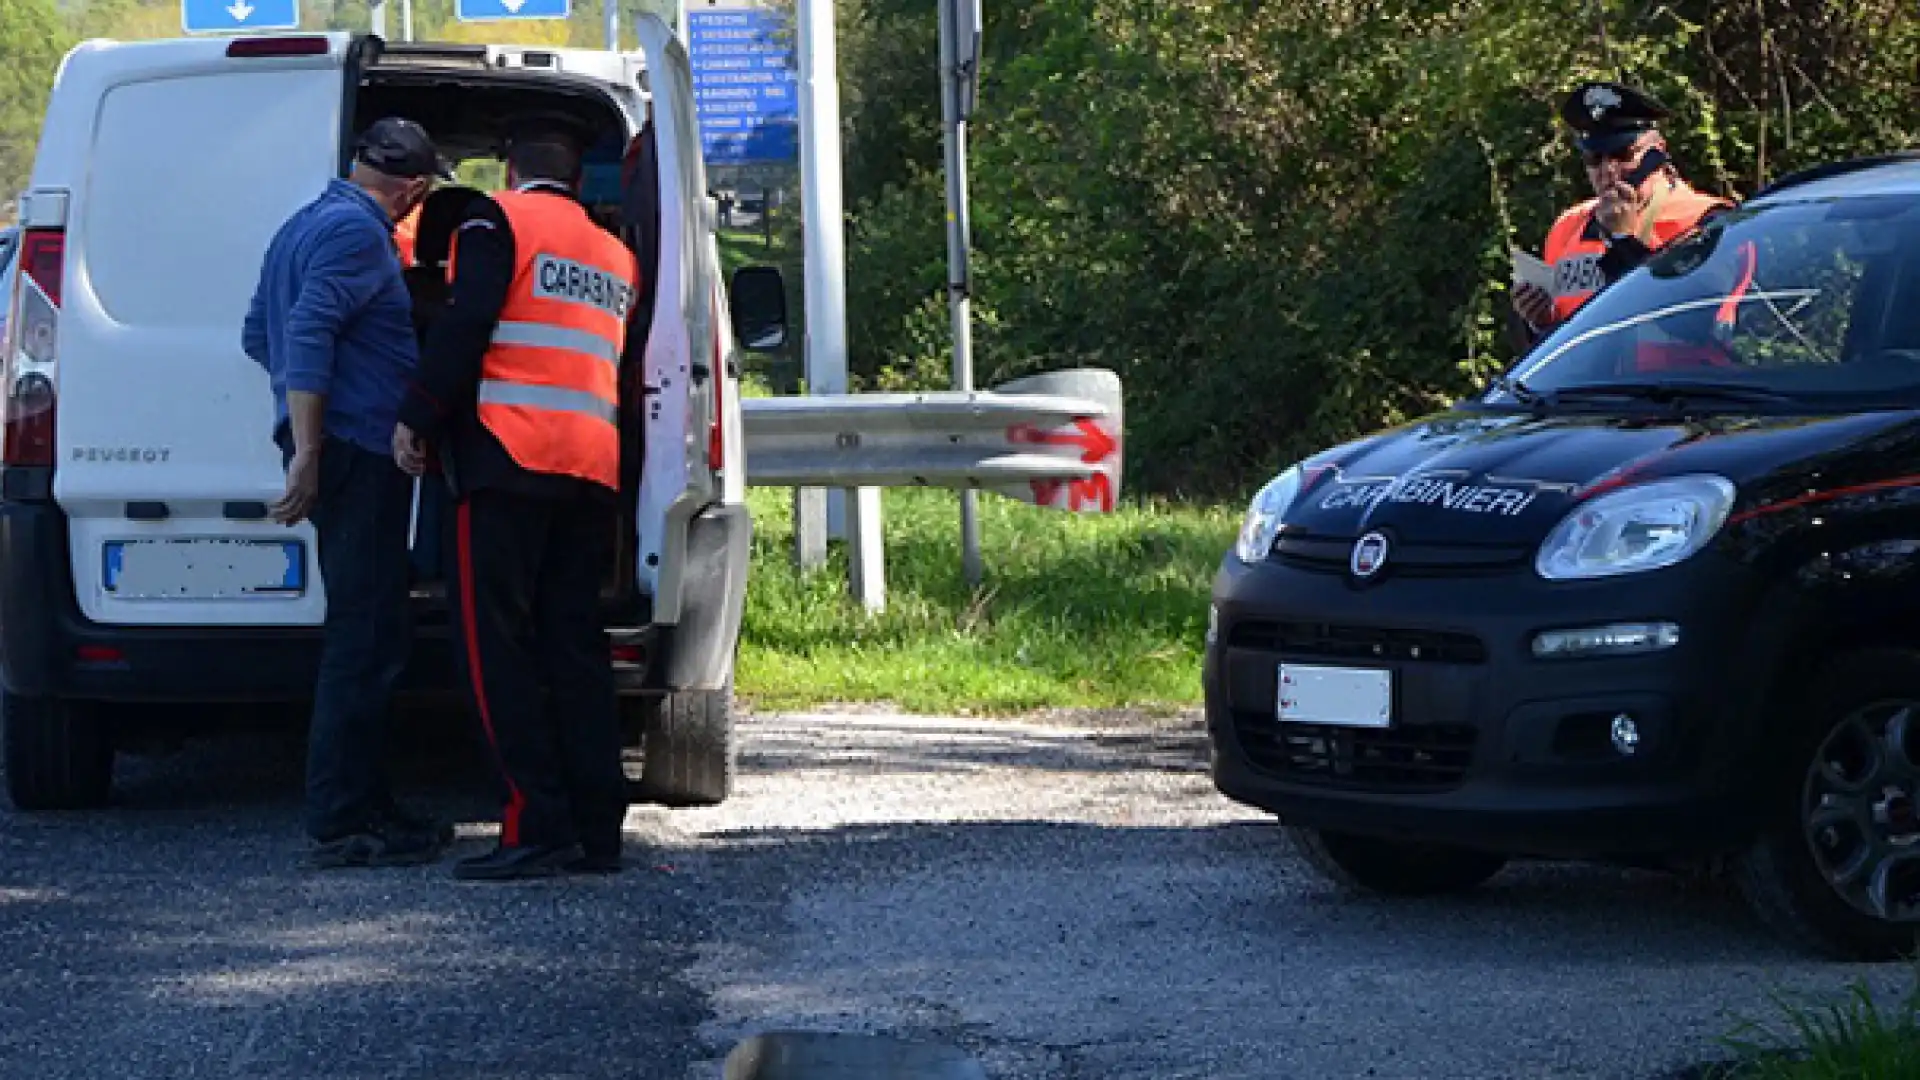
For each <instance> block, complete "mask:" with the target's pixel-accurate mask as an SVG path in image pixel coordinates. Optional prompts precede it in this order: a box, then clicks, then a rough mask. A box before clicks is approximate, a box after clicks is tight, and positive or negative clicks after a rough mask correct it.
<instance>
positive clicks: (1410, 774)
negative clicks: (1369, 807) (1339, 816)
mask: <svg viewBox="0 0 1920 1080" xmlns="http://www.w3.org/2000/svg"><path fill="white" fill-rule="evenodd" d="M1233 728H1234V735H1235V737H1236V738H1237V739H1238V741H1239V743H1240V747H1241V750H1242V751H1243V752H1244V753H1245V754H1246V756H1247V760H1248V761H1249V762H1251V763H1252V764H1253V766H1254V767H1255V768H1258V769H1261V770H1263V771H1265V772H1268V773H1272V774H1274V775H1276V776H1280V777H1282V778H1284V779H1286V780H1289V781H1291V782H1294V783H1301V784H1318V785H1324V786H1328V787H1349V788H1358V789H1365V790H1368V791H1393V792H1437V791H1449V790H1452V789H1453V788H1456V787H1459V786H1460V783H1461V781H1463V780H1464V779H1465V778H1466V775H1467V769H1468V768H1469V767H1470V766H1471V765H1472V763H1473V744H1474V737H1475V735H1476V732H1475V731H1474V729H1473V728H1470V727H1466V726H1464V725H1457V724H1422V725H1410V726H1404V727H1397V728H1391V729H1387V730H1373V729H1370V728H1345V727H1329V726H1326V725H1322V724H1283V723H1281V722H1279V721H1278V720H1276V719H1273V718H1271V717H1267V716H1263V715H1260V714H1258V713H1245V712H1241V713H1235V714H1234V718H1233Z"/></svg>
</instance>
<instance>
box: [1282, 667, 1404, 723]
mask: <svg viewBox="0 0 1920 1080" xmlns="http://www.w3.org/2000/svg"><path fill="white" fill-rule="evenodd" d="M1278 702H1279V703H1278V708H1277V710H1276V711H1277V713H1278V716H1279V719H1280V722H1281V723H1288V724H1329V725H1332V726H1335V727H1365V728H1383V727H1388V726H1390V725H1391V724H1392V723H1393V672H1391V671H1383V670H1380V669H1378V668H1345V667H1322V666H1319V665H1316V664H1281V665H1280V693H1279V699H1278Z"/></svg>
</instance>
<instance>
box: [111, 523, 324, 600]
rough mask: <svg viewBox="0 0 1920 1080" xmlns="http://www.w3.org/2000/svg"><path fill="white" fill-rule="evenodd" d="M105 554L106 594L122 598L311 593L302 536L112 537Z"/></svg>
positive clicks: (248, 596) (278, 595) (196, 598)
mask: <svg viewBox="0 0 1920 1080" xmlns="http://www.w3.org/2000/svg"><path fill="white" fill-rule="evenodd" d="M103 554H104V557H105V567H104V571H105V573H104V575H103V580H104V581H105V583H106V588H107V592H108V594H110V595H112V596H116V597H119V598H121V599H124V600H227V599H248V598H252V597H288V596H299V595H300V594H302V593H304V592H306V591H307V552H306V545H304V544H302V543H301V542H300V541H298V540H240V539H234V538H211V537H209V538H194V539H153V540H114V541H110V542H108V543H107V545H106V547H105V549H104V552H103Z"/></svg>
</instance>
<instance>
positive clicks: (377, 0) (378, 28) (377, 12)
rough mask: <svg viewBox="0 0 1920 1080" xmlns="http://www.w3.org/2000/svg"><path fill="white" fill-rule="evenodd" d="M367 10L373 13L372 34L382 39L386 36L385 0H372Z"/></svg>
mask: <svg viewBox="0 0 1920 1080" xmlns="http://www.w3.org/2000/svg"><path fill="white" fill-rule="evenodd" d="M369 10H371V11H372V13H373V36H374V37H377V38H380V39H381V40H383V41H384V40H385V39H386V36H387V0H373V5H372V7H371V8H370V9H369Z"/></svg>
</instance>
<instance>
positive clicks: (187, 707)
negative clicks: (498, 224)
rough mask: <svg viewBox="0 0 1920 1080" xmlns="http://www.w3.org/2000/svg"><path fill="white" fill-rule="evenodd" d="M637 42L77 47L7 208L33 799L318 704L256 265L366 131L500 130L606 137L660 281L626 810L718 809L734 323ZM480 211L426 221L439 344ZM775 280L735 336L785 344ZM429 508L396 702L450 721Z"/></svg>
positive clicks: (311, 589)
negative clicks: (252, 356)
mask: <svg viewBox="0 0 1920 1080" xmlns="http://www.w3.org/2000/svg"><path fill="white" fill-rule="evenodd" d="M637 31H638V34H639V38H640V42H641V46H642V49H641V51H640V52H639V53H633V54H618V53H612V52H603V51H595V50H572V49H546V48H533V47H519V46H497V47H496V46H461V45H400V44H385V43H383V42H382V41H381V40H380V39H378V38H374V37H368V36H363V35H355V34H348V33H328V34H284V35H273V36H263V37H233V38H207V39H197V40H170V41H148V42H134V43H117V42H107V41H89V42H86V43H83V44H81V45H79V46H78V47H76V48H75V49H74V50H73V51H72V52H71V53H70V54H68V56H67V57H66V58H65V60H64V62H63V63H62V64H61V66H60V69H59V72H58V76H57V80H56V82H55V84H54V87H53V90H52V94H51V98H50V100H49V103H48V106H47V112H46V118H45V125H44V129H43V132H42V135H41V141H40V145H39V148H38V153H37V156H36V158H35V160H34V164H33V171H32V178H31V181H30V185H29V187H28V189H27V191H26V192H25V195H24V197H23V201H22V211H21V224H22V225H23V230H22V234H21V238H20V244H19V256H18V262H19V273H18V275H17V281H16V284H15V287H14V288H13V290H12V293H11V296H10V297H9V298H8V303H9V304H10V310H11V318H10V320H9V329H8V331H7V335H6V338H5V341H4V356H3V359H4V371H0V387H3V388H4V392H5V395H6V396H5V416H4V423H5V432H4V435H5V437H4V448H3V450H0V687H3V692H0V708H3V709H4V719H3V723H4V728H3V729H0V731H3V732H4V759H5V768H6V781H7V789H8V793H9V795H10V796H11V799H12V802H13V804H14V805H15V806H16V807H17V808H20V809H23V810H41V809H53V808H72V807H87V806H96V805H99V804H101V803H103V802H104V801H106V800H107V799H108V798H109V796H110V793H111V789H112V780H113V774H114V761H115V754H116V750H117V749H118V748H120V747H122V746H125V745H128V744H130V743H132V742H136V741H140V740H141V739H142V737H143V735H145V734H146V732H145V726H146V725H147V724H149V723H150V722H152V720H151V718H153V717H155V716H157V715H159V714H160V713H162V712H167V713H171V714H174V715H179V714H181V713H182V712H185V713H188V714H200V713H207V714H211V713H213V712H216V711H219V712H225V711H228V710H229V709H231V708H233V707H245V708H248V709H251V708H252V707H254V706H261V705H266V706H272V705H276V704H278V705H287V706H295V707H297V706H298V705H299V704H300V703H302V702H304V701H306V700H307V699H309V697H310V695H311V693H312V686H313V681H314V674H315V670H316V664H317V659H318V655H319V644H320V624H321V618H322V615H323V614H324V612H325V610H326V600H327V598H326V583H325V582H324V581H322V580H321V579H320V575H319V569H318V564H317V560H316V558H315V553H314V549H313V536H312V532H311V529H310V526H308V525H306V524H304V523H303V524H301V525H299V526H296V527H293V528H286V527H283V526H281V525H279V524H276V523H275V522H274V521H272V520H271V519H270V518H269V517H268V514H267V505H268V504H269V503H270V502H272V501H273V500H274V499H275V498H276V496H277V495H278V494H279V493H280V492H281V491H282V490H283V488H284V485H285V479H284V474H283V471H282V466H281V460H280V456H279V451H278V449H277V448H276V447H275V445H274V443H273V441H272V439H271V433H270V429H271V424H272V419H273V410H272V405H271V392H270V390H269V388H268V384H267V377H266V375H265V373H264V372H263V371H262V370H261V369H260V368H259V367H258V366H256V365H255V364H254V363H253V362H252V361H250V360H249V359H248V358H247V357H246V356H245V355H244V354H243V353H242V352H241V347H240V326H241V321H242V319H243V317H244V315H245V313H246V310H247V305H248V301H249V299H250V298H251V295H252V291H253V286H254V281H255V278H256V276H257V274H258V271H259V266H260V261H261V257H262V254H263V253H264V251H265V250H266V246H267V243H268V241H269V239H270V238H271V237H272V235H273V233H274V231H275V230H276V229H277V228H278V227H279V225H280V224H281V222H282V221H284V220H285V219H286V217H287V216H288V215H289V214H290V213H292V212H293V211H294V210H295V209H296V208H298V207H299V206H301V205H302V204H304V203H305V202H307V201H308V200H309V199H311V198H313V197H314V196H315V195H316V194H318V193H319V192H320V190H321V189H322V187H323V186H324V185H325V184H326V183H327V181H328V180H329V179H331V178H333V177H337V176H343V175H345V170H346V168H347V167H348V164H349V158H350V148H351V146H352V144H353V140H354V137H355V135H356V133H357V132H358V131H359V130H360V129H362V128H363V127H364V126H365V125H367V124H368V123H371V122H372V121H373V120H375V119H378V118H380V117H383V116H393V115H398V116H406V117H410V118H412V119H414V120H417V121H419V122H420V123H421V124H423V125H424V126H425V127H426V129H427V131H428V132H429V133H431V134H432V136H433V137H434V139H435V140H436V142H437V143H438V144H439V146H440V148H441V150H442V153H443V154H444V155H445V156H446V157H447V158H449V159H450V160H451V161H453V162H456V163H460V162H468V161H483V162H484V161H488V160H497V159H498V158H499V157H500V154H501V149H502V144H503V133H504V131H505V130H506V127H507V125H509V124H511V123H513V122H514V120H515V118H516V117H519V116H522V115H525V114H530V113H552V112H555V111H558V112H563V113H565V114H567V115H568V116H570V117H571V118H572V119H573V120H575V121H576V122H578V123H582V124H586V125H590V126H591V127H592V128H593V129H594V130H595V131H596V132H597V133H598V139H597V141H596V142H595V143H594V145H593V147H592V149H591V150H590V151H589V153H588V156H587V165H586V173H585V190H584V192H583V196H584V199H585V201H586V202H587V203H588V204H589V207H590V209H591V212H592V213H593V214H594V215H595V217H596V219H597V220H600V221H601V222H603V223H604V224H606V225H608V226H609V227H610V228H612V229H614V230H615V231H616V232H617V233H618V235H620V236H622V237H623V238H625V239H626V240H627V241H628V243H629V244H630V245H632V246H633V248H634V250H635V251H636V252H637V253H638V254H639V256H640V266H641V271H642V276H643V279H644V280H643V293H642V296H641V302H640V304H639V312H638V314H637V315H636V317H635V325H634V328H633V334H634V335H635V340H633V341H631V342H630V346H631V347H630V348H629V349H628V351H627V356H626V358H625V359H624V360H623V361H622V372H621V387H622V399H623V406H622V409H623V412H622V416H621V431H622V436H623V440H624V448H625V455H624V456H625V458H626V461H625V463H624V467H623V473H624V475H625V478H626V480H627V483H626V484H625V495H624V498H625V499H626V513H625V514H624V517H623V521H622V528H621V537H620V552H621V555H620V558H619V560H618V562H617V564H616V565H613V566H610V567H608V568H607V576H606V583H605V590H604V593H603V596H604V610H605V618H606V627H607V637H608V648H609V650H610V653H611V657H612V659H613V661H614V664H615V668H616V671H617V674H618V679H619V685H620V693H621V700H622V703H623V715H624V718H625V720H626V723H627V728H628V738H629V742H630V743H631V744H632V753H631V756H630V763H631V765H632V766H633V767H634V769H635V775H634V776H633V780H634V783H635V794H636V797H638V798H640V799H641V800H642V801H656V802H661V803H666V804H671V805H690V804H711V803H715V802H719V801H721V800H723V799H725V798H726V797H727V795H728V793H729V790H730V786H731V783H732V776H733V762H734V742H733V733H732V716H731V712H732V710H731V702H732V666H733V658H734V652H735V645H736V642H737V639H738V636H739V628H740V621H741V613H742V606H743V602H744V595H745V589H746V583H747V554H748V541H749V534H750V524H749V521H748V517H747V510H746V505H745V498H744V490H745V489H744V477H743V475H742V460H741V447H742V429H741V414H740V406H739V395H738V393H737V390H738V385H739V384H738V381H737V377H738V371H739V355H738V353H737V351H736V346H735V341H736V339H737V337H736V332H735V328H734V326H733V323H732V319H733V317H734V315H733V311H734V310H735V309H734V308H733V306H732V305H730V303H729V297H728V296H727V295H725V294H723V291H722V286H721V267H720V260H719V251H718V247H717V244H716V239H715V234H714V220H715V212H714V209H713V208H712V207H711V206H710V205H709V201H708V199H707V197H706V191H707V183H706V177H705V169H704V166H703V163H702V160H701V154H700V142H699V132H698V128H697V126H696V122H695V113H694V98H693V85H692V75H691V70H690V67H689V63H688V57H687V52H686V50H685V48H684V47H683V45H682V44H681V43H680V42H679V40H678V39H677V38H675V37H674V35H673V33H672V31H671V30H670V29H669V28H668V27H667V26H666V25H665V24H664V23H662V22H661V21H660V20H659V19H658V18H654V17H651V16H643V17H641V18H640V19H639V20H638V23H637ZM474 190H477V189H473V188H469V189H464V190H463V189H460V188H458V187H454V188H448V189H445V190H443V191H442V192H440V193H438V194H436V195H435V196H434V198H433V200H432V201H430V202H429V204H428V205H427V207H426V208H425V209H424V210H423V212H422V220H421V231H420V237H419V240H418V251H419V259H420V260H421V263H422V265H421V266H419V267H416V268H415V269H414V270H412V271H409V279H410V284H411V285H412V286H413V287H414V288H415V290H416V299H417V300H419V303H418V304H417V305H416V306H417V309H418V310H419V312H420V319H421V321H422V323H423V325H425V324H426V323H430V321H431V319H432V317H433V312H434V310H435V304H436V303H437V301H438V298H439V297H440V296H442V295H443V294H444V288H445V277H444V273H445V271H444V269H443V268H442V267H441V266H440V265H437V264H438V263H440V262H442V261H443V260H444V257H445V250H446V246H447V239H446V235H445V234H446V232H447V231H448V230H450V226H448V225H445V223H444V221H443V220H442V219H445V218H446V214H445V212H444V211H445V208H446V207H448V206H457V205H458V204H459V203H461V202H463V201H465V200H466V199H468V198H471V196H472V193H473V191H474ZM435 221H442V227H441V229H440V233H439V234H438V235H437V236H436V235H435V234H434V230H435V225H434V222H435ZM772 273H775V272H774V271H771V270H770V269H767V268H750V269H749V270H746V271H742V272H741V273H740V275H737V276H736V278H735V281H734V285H735V287H736V288H742V289H745V290H747V292H749V293H750V294H751V295H752V296H753V297H757V298H758V299H756V300H754V301H753V303H754V304H755V305H757V306H756V307H755V310H752V311H746V310H744V306H743V308H742V309H741V311H740V313H741V314H742V315H743V316H747V317H750V318H751V319H752V320H753V322H752V324H751V325H752V326H753V328H754V334H755V336H756V338H757V340H759V341H762V342H770V343H772V344H774V345H777V344H778V343H779V342H780V340H782V338H783V337H784V329H783V327H784V319H785V310H784V307H778V309H777V310H769V309H767V307H766V301H767V298H769V297H771V298H772V301H773V302H774V303H775V304H776V305H778V304H779V298H780V297H781V296H782V295H783V294H782V293H781V290H780V289H779V288H777V287H774V288H767V287H766V280H765V275H766V274H772ZM436 290H438V291H436ZM774 324H777V325H778V327H779V328H780V329H779V332H776V333H771V334H770V333H767V332H766V328H767V327H768V326H769V325H774ZM419 501H420V508H419V512H418V518H417V520H418V522H419V524H418V526H417V527H416V530H415V534H416V539H415V563H416V569H417V575H416V576H417V580H416V582H415V586H414V589H413V603H414V605H415V620H416V625H417V627H418V630H417V639H416V642H415V648H414V655H413V660H412V664H411V667H410V669H409V672H408V675H407V683H406V690H407V693H408V695H409V697H412V698H420V699H435V698H450V699H452V700H455V701H458V700H459V686H460V685H461V684H460V683H459V681H458V679H457V677H456V674H455V670H456V662H457V657H456V654H455V653H454V651H453V650H454V642H455V641H456V640H457V638H456V637H455V635H454V634H453V633H452V632H451V628H450V627H449V625H448V621H449V616H448V606H447V604H446V602H445V598H446V576H445V572H444V569H443V564H444V562H445V560H444V559H443V558H442V557H441V548H440V546H439V544H438V543H437V537H438V536H439V535H440V530H438V529H437V528H435V527H434V526H433V522H435V521H436V520H438V519H439V518H440V513H439V512H440V510H441V509H442V506H441V504H443V503H444V502H445V501H446V494H445V490H444V488H443V487H442V486H441V485H440V484H438V483H436V482H431V481H429V482H426V483H423V484H422V485H421V489H420V500H419ZM163 705H164V706H171V708H164V709H163V708H159V707H158V706H163Z"/></svg>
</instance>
